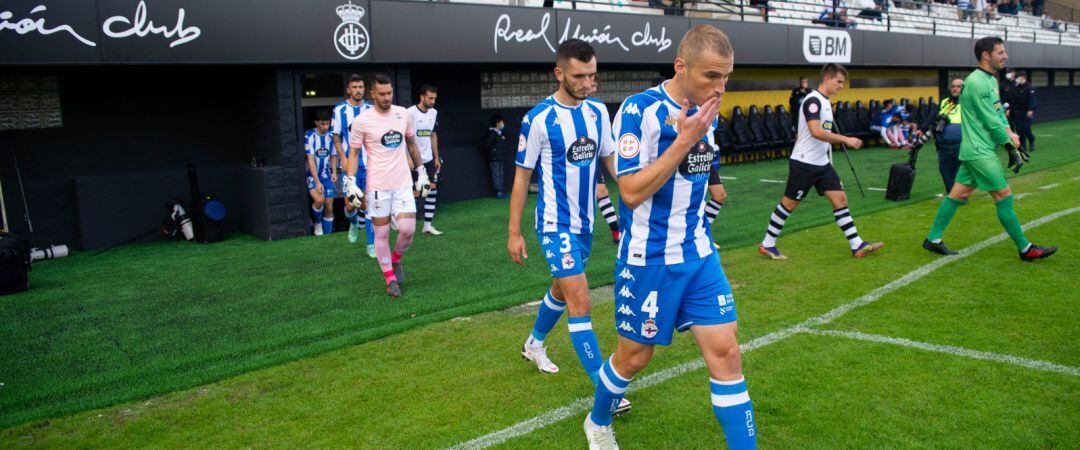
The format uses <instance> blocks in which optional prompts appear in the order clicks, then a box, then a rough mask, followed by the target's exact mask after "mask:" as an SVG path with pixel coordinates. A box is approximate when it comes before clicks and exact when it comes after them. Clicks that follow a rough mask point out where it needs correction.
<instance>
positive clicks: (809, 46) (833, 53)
mask: <svg viewBox="0 0 1080 450" xmlns="http://www.w3.org/2000/svg"><path fill="white" fill-rule="evenodd" d="M802 47H803V56H804V57H805V58H806V62H812V63H831V62H832V63H850V62H851V50H852V48H851V47H852V42H851V35H849V34H848V32H847V31H842V30H818V29H812V28H804V29H803V45H802Z"/></svg>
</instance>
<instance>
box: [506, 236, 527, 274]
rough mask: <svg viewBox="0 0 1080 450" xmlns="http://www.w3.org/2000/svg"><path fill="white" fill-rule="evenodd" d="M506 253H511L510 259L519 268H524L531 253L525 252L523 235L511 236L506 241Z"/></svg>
mask: <svg viewBox="0 0 1080 450" xmlns="http://www.w3.org/2000/svg"><path fill="white" fill-rule="evenodd" d="M506 251H507V252H508V253H510V259H511V260H513V261H514V262H516V263H517V264H518V265H519V266H524V265H525V260H526V259H529V253H528V252H527V251H526V250H525V239H524V238H522V237H521V234H511V235H510V238H509V239H507V240H506Z"/></svg>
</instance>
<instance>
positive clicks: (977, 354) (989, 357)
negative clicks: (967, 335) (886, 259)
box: [805, 330, 1080, 377]
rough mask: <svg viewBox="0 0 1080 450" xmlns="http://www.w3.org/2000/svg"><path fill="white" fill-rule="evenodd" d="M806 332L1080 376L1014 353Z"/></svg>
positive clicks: (1070, 369) (873, 336)
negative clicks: (1013, 354) (1003, 353)
mask: <svg viewBox="0 0 1080 450" xmlns="http://www.w3.org/2000/svg"><path fill="white" fill-rule="evenodd" d="M805 332H806V333H810V334H817V335H821V336H838V337H845V338H849V339H856V340H860V341H868V342H877V343H881V344H893V345H899V346H902V347H910V348H917V349H920V350H927V351H931V352H938V353H947V354H950V355H954V356H963V357H967V358H972V359H981V360H985V361H996V362H1002V363H1007V364H1014V365H1017V366H1022V367H1027V368H1029V369H1035V370H1042V371H1046V372H1056V373H1061V374H1065V375H1072V376H1074V377H1080V368H1076V367H1070V366H1064V365H1061V364H1056V363H1052V362H1049V361H1040V360H1037V359H1028V358H1021V357H1019V356H1012V355H1002V354H1000V353H990V352H983V351H979V350H972V349H970V348H964V347H956V346H952V345H941V344H931V343H928V342H919V341H912V340H910V339H904V338H896V337H890V336H882V335H878V334H867V333H860V332H857V331H838V330H806V331H805Z"/></svg>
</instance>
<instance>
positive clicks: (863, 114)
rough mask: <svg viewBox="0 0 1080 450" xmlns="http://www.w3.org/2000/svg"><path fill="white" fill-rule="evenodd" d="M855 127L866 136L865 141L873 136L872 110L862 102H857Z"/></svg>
mask: <svg viewBox="0 0 1080 450" xmlns="http://www.w3.org/2000/svg"><path fill="white" fill-rule="evenodd" d="M855 125H856V126H857V127H858V130H859V131H861V132H862V133H863V136H866V138H865V139H863V140H864V141H865V140H867V139H869V138H870V137H872V136H873V132H872V131H871V130H870V110H869V109H867V108H866V105H864V104H863V102H862V100H856V101H855Z"/></svg>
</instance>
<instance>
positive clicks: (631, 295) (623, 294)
mask: <svg viewBox="0 0 1080 450" xmlns="http://www.w3.org/2000/svg"><path fill="white" fill-rule="evenodd" d="M619 297H625V298H634V293H633V292H630V289H628V288H627V287H626V286H623V287H622V289H620V290H619Z"/></svg>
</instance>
